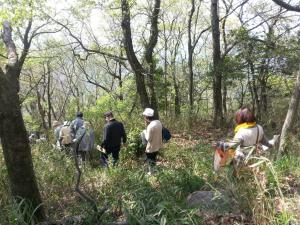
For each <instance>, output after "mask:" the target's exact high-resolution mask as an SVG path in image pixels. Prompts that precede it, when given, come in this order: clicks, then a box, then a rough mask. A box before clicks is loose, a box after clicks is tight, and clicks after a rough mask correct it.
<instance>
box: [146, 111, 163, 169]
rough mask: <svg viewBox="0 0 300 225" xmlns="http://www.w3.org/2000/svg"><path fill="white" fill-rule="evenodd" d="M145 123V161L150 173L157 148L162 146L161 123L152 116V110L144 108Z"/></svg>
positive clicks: (153, 165)
mask: <svg viewBox="0 0 300 225" xmlns="http://www.w3.org/2000/svg"><path fill="white" fill-rule="evenodd" d="M143 116H144V120H145V124H146V126H147V128H146V130H145V131H144V135H145V139H146V141H147V145H146V161H147V163H148V175H152V174H153V172H154V167H155V165H156V157H157V153H158V151H159V149H161V148H162V145H163V141H162V124H161V122H160V121H159V120H157V119H155V117H154V110H153V109H151V108H146V109H145V110H144V112H143Z"/></svg>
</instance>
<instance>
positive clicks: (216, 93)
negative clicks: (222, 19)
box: [211, 0, 223, 127]
mask: <svg viewBox="0 0 300 225" xmlns="http://www.w3.org/2000/svg"><path fill="white" fill-rule="evenodd" d="M218 8H219V6H218V0H211V27H212V39H213V101H214V103H213V106H214V117H213V125H214V126H215V127H221V126H222V124H223V111H222V74H221V71H220V64H221V50H220V28H219V9H218Z"/></svg>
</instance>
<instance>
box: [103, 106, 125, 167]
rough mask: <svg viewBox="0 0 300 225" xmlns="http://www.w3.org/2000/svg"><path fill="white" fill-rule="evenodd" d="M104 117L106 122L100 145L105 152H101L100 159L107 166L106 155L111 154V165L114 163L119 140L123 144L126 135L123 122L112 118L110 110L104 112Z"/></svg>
mask: <svg viewBox="0 0 300 225" xmlns="http://www.w3.org/2000/svg"><path fill="white" fill-rule="evenodd" d="M104 117H105V120H106V124H105V126H104V130H103V141H102V144H101V147H102V148H103V149H105V152H102V154H101V160H102V162H103V163H104V165H105V166H108V156H109V155H110V154H112V158H113V161H112V162H113V165H116V164H117V162H118V161H119V152H120V148H121V141H123V143H124V144H125V143H126V141H127V136H126V132H125V129H124V126H123V124H122V123H121V122H119V121H117V120H116V119H115V118H114V116H113V113H112V112H106V113H105V114H104Z"/></svg>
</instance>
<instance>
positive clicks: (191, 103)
mask: <svg viewBox="0 0 300 225" xmlns="http://www.w3.org/2000/svg"><path fill="white" fill-rule="evenodd" d="M191 4H192V8H191V11H190V14H189V20H188V68H189V110H190V116H191V115H192V113H193V109H194V72H193V54H194V48H193V46H192V19H193V15H194V12H195V0H191Z"/></svg>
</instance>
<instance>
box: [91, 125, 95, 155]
mask: <svg viewBox="0 0 300 225" xmlns="http://www.w3.org/2000/svg"><path fill="white" fill-rule="evenodd" d="M90 132H91V133H90V147H91V149H90V150H93V148H94V144H95V133H94V130H93V129H91V131H90Z"/></svg>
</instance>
